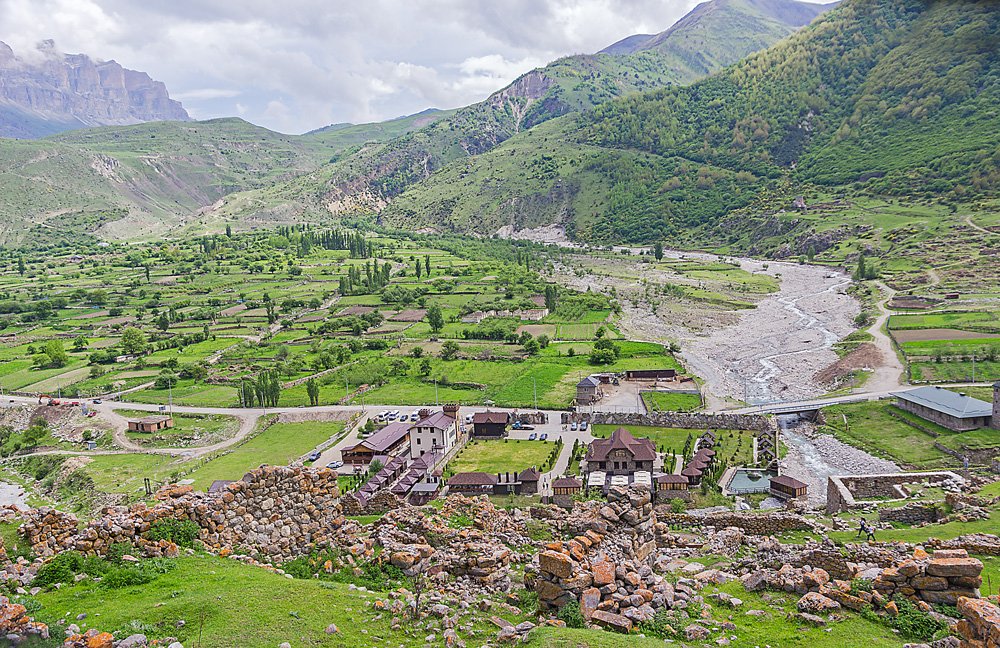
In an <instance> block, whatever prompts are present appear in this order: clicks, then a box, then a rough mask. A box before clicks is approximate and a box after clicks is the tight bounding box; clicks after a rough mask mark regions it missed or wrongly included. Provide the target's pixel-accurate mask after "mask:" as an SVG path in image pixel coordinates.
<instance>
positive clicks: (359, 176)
mask: <svg viewBox="0 0 1000 648" xmlns="http://www.w3.org/2000/svg"><path fill="white" fill-rule="evenodd" d="M825 8H826V7H824V6H823V5H816V4H807V3H801V2H796V1H795V0H712V1H711V2H706V3H704V4H702V5H700V6H699V7H698V8H696V9H695V10H694V11H692V12H691V13H690V14H689V15H688V16H686V17H685V18H683V19H682V20H681V21H679V22H678V23H677V24H676V25H674V26H673V27H671V28H670V29H668V30H667V31H665V32H663V33H661V34H657V35H654V36H650V37H648V38H647V39H645V40H643V39H640V41H642V42H640V43H634V44H633V45H631V46H630V47H629V48H628V51H627V52H625V53H619V54H608V53H602V54H596V55H586V56H584V55H580V56H570V57H566V58H563V59H559V60H557V61H555V62H553V63H551V64H549V65H547V66H545V67H544V68H540V69H537V70H533V71H531V72H529V73H527V74H525V75H523V76H522V77H520V78H519V79H517V80H516V81H514V83H512V84H511V85H510V86H508V87H507V88H504V89H503V90H500V91H499V92H497V93H495V94H493V95H492V96H491V97H489V98H488V99H487V100H485V101H483V102H481V103H478V104H474V105H472V106H469V107H467V108H463V109H461V110H459V111H457V112H456V113H455V114H454V115H452V116H450V117H448V118H445V119H441V120H439V121H437V122H435V123H434V124H432V125H429V126H427V127H426V128H422V129H419V130H416V131H414V132H412V133H409V134H407V135H405V136H403V137H399V138H396V139H392V140H390V141H388V142H385V143H382V144H378V145H374V146H367V147H362V148H361V149H360V150H358V151H357V152H356V153H355V154H353V155H350V156H344V157H343V158H342V159H340V160H338V161H336V163H334V164H331V165H328V166H325V167H323V168H321V169H319V170H318V171H316V172H315V173H313V174H311V175H310V176H307V177H305V178H297V179H296V180H294V181H292V182H290V183H287V184H285V185H279V186H275V187H271V188H268V189H266V190H264V191H261V192H255V193H253V194H251V195H243V196H235V197H233V199H232V200H230V201H227V204H226V205H225V206H224V207H223V208H222V209H220V210H218V212H217V215H219V216H222V217H224V218H227V219H235V220H239V219H242V218H245V217H246V216H247V215H252V214H266V215H271V214H279V213H280V214H285V213H288V212H289V211H297V212H299V213H302V214H308V213H310V212H313V213H315V212H320V211H329V212H333V213H335V214H351V213H356V212H372V211H379V210H381V209H382V208H384V207H385V206H386V204H388V203H389V202H390V201H391V200H393V199H394V198H395V197H396V196H398V195H399V194H401V193H402V192H403V191H405V190H406V189H407V188H408V187H410V186H412V185H415V184H417V183H419V182H421V181H423V180H424V179H425V178H427V177H428V176H430V175H431V174H432V173H434V172H435V171H438V170H440V169H442V168H444V167H445V166H446V165H447V164H449V163H450V162H453V161H455V160H462V159H466V158H469V157H471V156H476V155H480V154H483V153H486V152H488V151H491V150H493V149H494V148H495V147H496V146H498V145H500V144H501V143H503V142H505V141H507V140H508V139H510V138H511V137H513V136H515V135H517V134H518V133H522V132H525V131H527V130H529V129H532V128H534V127H536V126H538V125H539V124H542V123H544V122H546V121H548V120H550V119H553V118H556V117H559V116H562V115H566V114H571V113H576V112H580V111H586V110H589V109H591V108H593V107H594V106H597V105H600V104H602V103H604V102H606V101H609V100H611V99H613V98H615V97H620V96H626V95H630V94H636V93H640V92H646V91H650V90H654V89H656V88H663V87H668V86H674V85H684V84H688V83H692V82H693V81H695V80H697V79H700V78H703V77H704V76H705V75H707V74H709V73H711V72H713V71H716V70H719V69H721V68H722V67H724V66H726V65H730V64H732V63H735V62H736V61H738V60H740V59H741V58H743V57H744V56H746V55H747V54H750V53H751V52H755V51H758V50H760V49H761V48H764V47H767V46H768V45H770V44H773V43H775V42H777V41H778V40H780V39H781V38H783V37H785V36H787V35H788V34H791V33H792V32H793V31H795V30H796V29H798V28H799V27H800V26H802V25H803V24H806V23H808V22H809V21H810V20H811V19H812V18H814V17H815V16H816V15H818V14H820V13H821V12H822V11H823V10H824V9H825ZM618 49H619V50H621V48H618Z"/></svg>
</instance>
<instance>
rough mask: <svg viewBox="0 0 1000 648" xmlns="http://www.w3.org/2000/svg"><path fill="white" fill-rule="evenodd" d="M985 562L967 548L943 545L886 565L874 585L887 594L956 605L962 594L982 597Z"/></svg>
mask: <svg viewBox="0 0 1000 648" xmlns="http://www.w3.org/2000/svg"><path fill="white" fill-rule="evenodd" d="M982 571H983V563H982V562H980V561H979V560H977V559H976V558H970V557H969V554H968V552H967V551H965V550H964V549H939V550H938V551H935V552H934V555H933V556H930V557H927V554H925V553H923V552H919V551H918V552H916V553H915V554H914V557H913V558H912V559H910V560H906V561H904V562H903V563H901V564H899V565H898V566H895V567H889V568H887V569H885V570H884V571H883V572H882V574H881V575H879V577H878V578H876V579H875V580H874V581H873V583H872V585H873V586H874V587H875V589H876V590H877V591H878V592H879V593H880V594H881V595H882V596H884V597H885V598H887V599H891V598H892V597H893V596H895V595H896V594H902V595H903V596H906V597H908V598H916V599H919V600H922V601H926V602H927V603H931V604H934V603H946V604H948V605H956V604H957V603H958V599H959V598H960V597H963V596H965V597H969V598H979V587H980V586H981V585H982V584H983V578H982V576H981V574H982Z"/></svg>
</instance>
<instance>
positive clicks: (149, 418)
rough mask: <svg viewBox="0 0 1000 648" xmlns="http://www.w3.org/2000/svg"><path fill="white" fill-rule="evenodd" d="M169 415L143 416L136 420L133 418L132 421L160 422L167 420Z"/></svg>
mask: <svg viewBox="0 0 1000 648" xmlns="http://www.w3.org/2000/svg"><path fill="white" fill-rule="evenodd" d="M169 420H170V417H169V416H144V417H142V418H141V419H139V420H138V421H135V420H133V421H132V422H133V423H136V422H138V423H161V422H163V421H169Z"/></svg>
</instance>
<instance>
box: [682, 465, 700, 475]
mask: <svg viewBox="0 0 1000 648" xmlns="http://www.w3.org/2000/svg"><path fill="white" fill-rule="evenodd" d="M681 474H682V475H685V476H687V477H701V475H702V472H701V471H700V470H698V469H697V468H695V467H694V466H688V467H687V468H685V469H684V470H682V471H681Z"/></svg>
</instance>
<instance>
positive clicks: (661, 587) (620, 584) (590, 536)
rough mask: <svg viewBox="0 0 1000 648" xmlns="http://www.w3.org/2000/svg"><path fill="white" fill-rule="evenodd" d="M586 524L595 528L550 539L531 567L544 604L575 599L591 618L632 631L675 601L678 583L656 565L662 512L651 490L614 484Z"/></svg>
mask: <svg viewBox="0 0 1000 648" xmlns="http://www.w3.org/2000/svg"><path fill="white" fill-rule="evenodd" d="M584 510H588V509H584ZM589 510H590V512H591V513H592V514H593V513H594V511H593V508H592V507H591V508H590V509H589ZM574 513H577V512H576V511H574ZM583 519H584V520H586V519H587V518H586V517H584V518H583ZM578 520H579V515H578ZM573 522H574V520H571V521H570V524H573ZM583 526H587V527H589V528H579V527H578V528H579V531H580V533H579V534H578V535H577V536H576V537H574V538H573V539H572V540H568V541H565V542H552V543H549V544H547V545H545V550H544V551H542V552H541V553H540V554H539V555H538V564H537V566H536V565H534V564H533V565H532V566H531V567H532V568H531V569H529V570H528V571H526V573H525V585H526V586H527V587H529V588H531V589H533V590H534V591H535V592H537V593H538V599H539V603H540V605H541V607H542V609H548V610H552V609H558V608H561V607H562V606H564V605H566V604H567V603H568V602H570V601H571V600H575V601H578V602H579V603H580V610H581V612H582V613H583V616H584V618H585V619H587V620H588V621H592V622H594V623H597V624H599V625H602V626H605V627H609V628H612V629H614V630H618V631H621V632H628V631H630V630H631V629H632V627H633V624H635V623H642V622H644V621H649V620H651V619H652V618H653V615H654V614H655V613H656V610H658V609H660V608H663V607H668V608H669V607H671V606H672V605H673V603H674V599H675V594H676V593H675V590H674V587H673V585H671V583H670V582H669V581H668V580H666V579H665V578H663V577H662V576H660V575H657V574H655V573H653V569H652V560H651V559H652V558H653V557H654V553H655V551H656V548H657V541H656V528H655V527H656V517H655V515H654V514H653V505H652V502H651V500H650V493H649V491H648V490H646V489H639V488H631V489H626V488H622V487H613V488H612V489H611V490H610V491H609V493H608V504H607V505H604V506H601V507H600V508H599V509H598V510H597V511H596V515H592V516H591V518H590V520H589V523H585V524H584V525H583ZM661 530H662V528H661Z"/></svg>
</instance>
